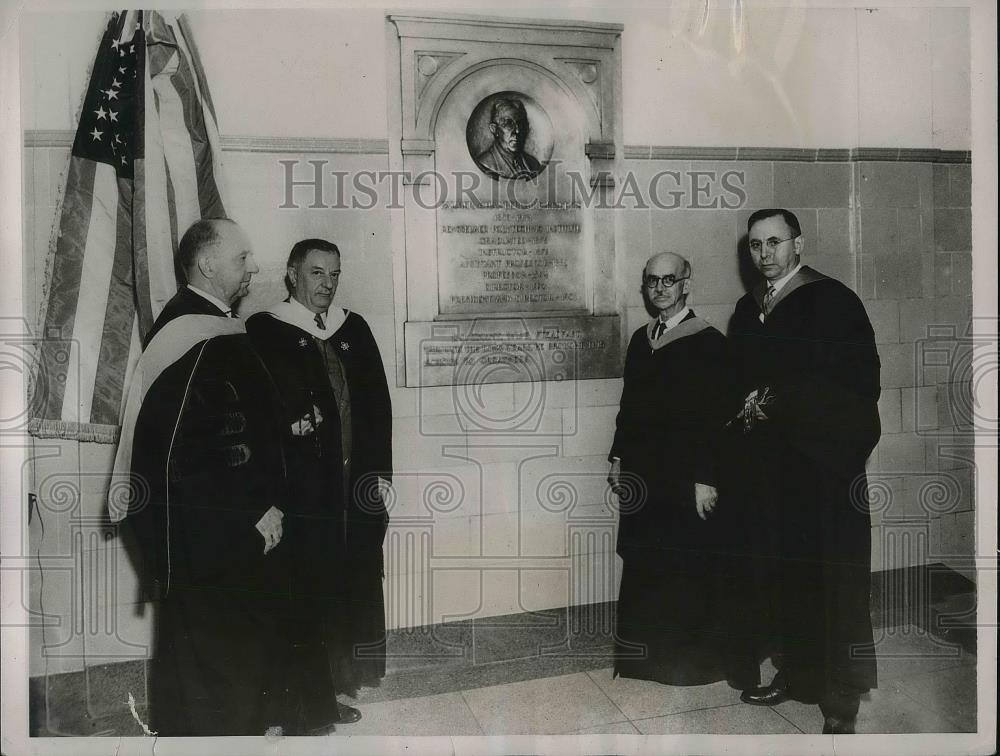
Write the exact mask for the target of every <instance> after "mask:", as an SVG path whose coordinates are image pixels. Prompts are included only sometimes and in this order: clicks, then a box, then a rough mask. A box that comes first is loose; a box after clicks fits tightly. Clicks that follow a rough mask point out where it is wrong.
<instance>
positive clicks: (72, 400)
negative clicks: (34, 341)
mask: <svg viewBox="0 0 1000 756" xmlns="http://www.w3.org/2000/svg"><path fill="white" fill-rule="evenodd" d="M117 218H118V182H117V178H116V176H115V169H114V168H112V167H111V166H110V165H107V164H106V163H98V164H97V167H96V170H95V173H94V193H93V201H92V202H91V208H90V222H89V224H88V225H87V232H86V239H87V244H86V247H85V249H84V253H83V257H84V260H86V263H87V264H86V265H84V266H83V270H82V271H81V276H80V282H79V286H80V293H79V297H78V301H77V308H76V318H75V319H74V322H73V342H72V344H71V345H70V349H71V351H70V361H69V370H68V371H67V374H66V392H65V394H63V402H62V418H63V420H67V421H69V422H76V423H89V422H90V408H91V404H92V402H93V398H94V382H95V380H96V378H97V357H98V354H99V350H100V345H101V335H102V333H103V331H104V327H103V326H104V321H103V318H104V312H105V310H106V309H107V300H108V285H109V282H110V280H111V268H112V265H113V263H114V256H113V255H110V254H108V250H111V249H114V248H115V246H116V237H117V227H116V222H117Z"/></svg>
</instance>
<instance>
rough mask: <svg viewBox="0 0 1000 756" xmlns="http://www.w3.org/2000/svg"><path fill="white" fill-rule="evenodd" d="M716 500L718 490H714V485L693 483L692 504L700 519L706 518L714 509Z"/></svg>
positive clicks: (717, 498)
mask: <svg viewBox="0 0 1000 756" xmlns="http://www.w3.org/2000/svg"><path fill="white" fill-rule="evenodd" d="M718 500H719V492H718V491H716V490H715V486H710V485H707V484H705V483H695V484H694V504H695V508H696V509H697V510H698V516H699V517H700V518H701V519H703V520H707V519H708V515H709V514H711V512H712V511H713V510H714V509H715V502H717V501H718Z"/></svg>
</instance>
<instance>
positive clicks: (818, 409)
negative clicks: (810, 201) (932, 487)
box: [730, 209, 880, 734]
mask: <svg viewBox="0 0 1000 756" xmlns="http://www.w3.org/2000/svg"><path fill="white" fill-rule="evenodd" d="M747 228H748V246H749V249H750V256H751V258H752V260H753V264H754V266H755V267H756V268H757V270H758V271H760V273H761V275H762V277H763V280H762V281H761V282H760V284H758V285H757V286H756V287H755V288H754V289H753V290H752V291H751V292H749V293H748V294H746V295H745V296H744V297H743V298H742V299H740V301H739V302H738V303H737V305H736V311H735V313H734V315H733V319H732V321H731V324H730V331H731V337H732V341H733V345H734V350H735V354H736V356H737V359H738V360H739V363H740V368H741V370H740V373H741V380H742V384H743V385H742V391H741V393H742V394H743V396H744V407H743V410H742V411H741V412H740V413H739V414H738V415H737V416H736V417H734V419H733V423H732V427H734V428H736V429H738V432H740V433H741V434H742V436H743V440H744V441H745V443H746V449H747V454H746V456H745V459H746V460H748V461H749V464H748V465H747V468H746V469H747V471H748V472H751V473H752V476H750V479H748V481H747V482H748V485H749V487H750V488H751V490H752V491H754V496H753V497H752V502H753V505H754V506H755V514H756V517H755V521H756V523H757V528H758V529H757V531H756V533H748V540H749V541H750V544H751V548H752V549H753V550H754V551H755V553H756V555H757V556H759V557H762V558H761V559H760V561H759V563H760V564H762V565H770V566H769V567H767V569H766V582H767V583H769V585H767V586H766V588H765V589H764V590H763V591H762V592H761V593H760V594H759V595H758V602H759V605H760V607H761V610H762V612H763V613H766V612H767V608H768V607H769V606H770V607H772V608H773V616H772V621H771V622H770V623H769V624H768V625H766V626H764V625H758V629H757V631H758V632H763V633H764V634H768V633H770V634H772V635H773V636H775V637H773V638H771V639H770V641H771V642H772V643H776V645H777V649H778V650H779V651H780V656H778V657H777V658H776V664H777V666H779V671H778V673H777V675H776V676H775V678H774V680H773V681H772V682H771V683H770V685H767V686H764V687H762V688H755V689H751V690H746V691H744V693H743V695H742V699H743V701H744V702H746V703H749V704H755V705H765V706H773V705H777V704H780V703H781V702H783V701H785V700H787V699H790V698H791V699H796V700H799V701H804V702H807V703H818V704H819V706H820V709H821V711H822V712H823V715H824V719H825V722H824V726H823V732H824V733H828V734H831V733H832V734H837V733H841V734H847V733H853V732H854V730H855V722H856V718H857V713H858V708H859V702H860V697H861V694H862V693H864V692H865V691H867V690H869V689H871V688H873V687H875V686H876V682H877V680H876V670H875V657H874V650H873V644H872V626H871V617H870V614H869V592H870V583H871V575H870V559H871V522H870V516H869V512H868V488H867V480H866V478H865V461H866V460H867V458H868V455H869V454H870V453H871V451H872V449H873V448H874V447H875V444H876V443H877V442H878V438H879V434H880V426H879V417H878V407H877V401H878V396H879V392H880V387H879V357H878V352H877V351H876V348H875V336H874V332H873V331H872V326H871V323H870V322H869V320H868V316H867V314H866V312H865V309H864V306H863V305H862V303H861V300H860V299H859V298H858V297H857V295H855V294H854V292H852V291H851V290H850V289H849V288H847V287H846V286H845V285H844V284H842V283H840V282H839V281H836V280H834V279H832V278H830V277H828V276H825V275H823V274H822V273H819V272H817V271H815V270H813V269H812V268H810V267H808V266H805V265H802V263H801V255H802V251H803V249H804V248H805V244H806V241H805V239H804V237H803V235H802V229H801V227H800V226H799V222H798V219H797V218H796V217H795V215H794V214H793V213H791V212H789V211H788V210H782V209H768V210H758V211H757V212H755V213H754V214H753V215H751V216H750V218H749V220H748V223H747Z"/></svg>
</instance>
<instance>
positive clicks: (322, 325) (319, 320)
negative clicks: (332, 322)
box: [313, 312, 326, 331]
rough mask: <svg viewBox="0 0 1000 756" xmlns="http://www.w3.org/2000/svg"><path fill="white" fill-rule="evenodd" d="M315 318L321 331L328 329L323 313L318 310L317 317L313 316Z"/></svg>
mask: <svg viewBox="0 0 1000 756" xmlns="http://www.w3.org/2000/svg"><path fill="white" fill-rule="evenodd" d="M313 320H315V321H316V327H317V328H319V330H321V331H325V330H326V323H324V322H323V316H322V315H320V314H319V313H318V312H317V313H316V317H315V318H313Z"/></svg>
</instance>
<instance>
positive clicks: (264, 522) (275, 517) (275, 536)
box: [256, 507, 285, 554]
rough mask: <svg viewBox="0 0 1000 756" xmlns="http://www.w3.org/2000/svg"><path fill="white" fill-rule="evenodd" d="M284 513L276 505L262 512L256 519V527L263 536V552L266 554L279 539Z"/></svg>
mask: <svg viewBox="0 0 1000 756" xmlns="http://www.w3.org/2000/svg"><path fill="white" fill-rule="evenodd" d="M284 517H285V515H284V513H283V512H282V511H281V510H280V509H278V508H277V507H271V508H270V509H269V510H267V511H266V512H265V513H264V516H263V517H261V518H260V519H259V520H258V521H257V525H256V528H257V530H258V531H260V534H261V535H262V536H264V553H265V554H266V553H267V552H269V551H270V550H271V549H273V548H274V547H275V546H277V545H278V542H279V541H280V540H281V532H282V531H281V521H282V520H283V519H284Z"/></svg>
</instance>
